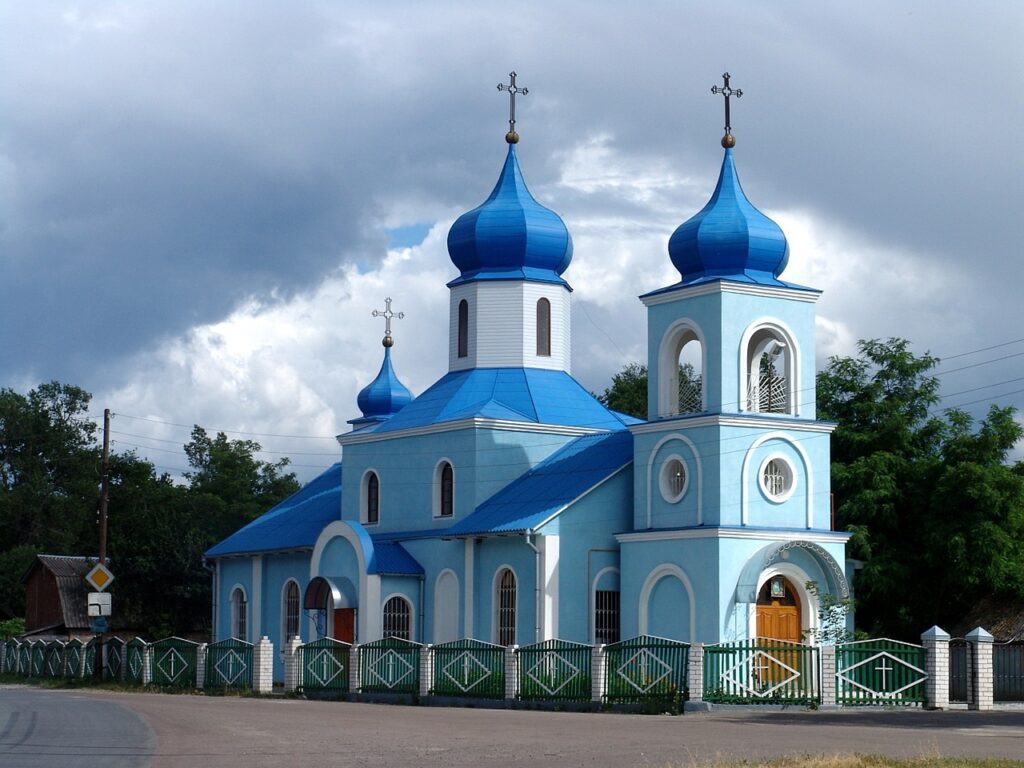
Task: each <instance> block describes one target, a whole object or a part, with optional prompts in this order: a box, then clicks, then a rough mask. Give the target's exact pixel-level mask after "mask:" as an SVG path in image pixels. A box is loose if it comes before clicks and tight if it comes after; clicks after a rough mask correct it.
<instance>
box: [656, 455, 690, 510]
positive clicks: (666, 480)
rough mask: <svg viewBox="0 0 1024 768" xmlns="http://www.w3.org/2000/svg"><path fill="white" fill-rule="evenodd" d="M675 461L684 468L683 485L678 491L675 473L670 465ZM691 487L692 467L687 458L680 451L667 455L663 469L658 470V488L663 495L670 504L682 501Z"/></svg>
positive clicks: (662, 465)
mask: <svg viewBox="0 0 1024 768" xmlns="http://www.w3.org/2000/svg"><path fill="white" fill-rule="evenodd" d="M673 462H679V465H680V466H681V467H682V470H683V487H682V488H681V489H679V490H678V491H676V489H675V486H674V481H675V475H674V474H673V473H672V471H671V469H670V466H671V465H672V463H673ZM689 488H690V467H689V465H688V464H687V463H686V460H685V459H684V458H683V457H682V456H680V455H679V454H678V453H672V454H669V455H668V456H666V457H665V460H664V461H663V462H662V464H661V469H660V470H659V471H658V490H660V491H661V497H662V498H663V499H664V500H665V501H666V502H668V503H669V504H677V503H678V502H680V501H682V499H683V497H684V496H685V495H686V492H687V491H688V490H689Z"/></svg>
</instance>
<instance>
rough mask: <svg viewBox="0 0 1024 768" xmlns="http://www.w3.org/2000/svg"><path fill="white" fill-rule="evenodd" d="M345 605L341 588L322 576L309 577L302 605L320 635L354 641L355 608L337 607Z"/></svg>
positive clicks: (343, 640)
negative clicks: (310, 616)
mask: <svg viewBox="0 0 1024 768" xmlns="http://www.w3.org/2000/svg"><path fill="white" fill-rule="evenodd" d="M344 605H345V599H344V597H343V596H342V593H341V590H339V589H338V587H337V586H336V585H335V584H333V583H332V582H331V581H329V580H328V579H325V578H324V577H323V576H317V577H316V578H314V579H311V580H310V582H309V585H308V586H307V587H306V594H305V596H304V597H303V601H302V607H303V608H305V609H306V611H307V612H310V613H311V614H312V615H313V617H314V619H315V621H316V625H317V634H319V635H320V636H321V637H333V638H334V639H335V640H341V641H342V642H345V643H354V642H355V638H356V609H355V608H345V607H339V606H344Z"/></svg>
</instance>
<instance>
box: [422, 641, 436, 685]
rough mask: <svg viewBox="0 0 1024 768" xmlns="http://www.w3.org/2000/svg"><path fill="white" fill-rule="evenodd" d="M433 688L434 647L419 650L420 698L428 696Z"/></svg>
mask: <svg viewBox="0 0 1024 768" xmlns="http://www.w3.org/2000/svg"><path fill="white" fill-rule="evenodd" d="M433 687H434V646H432V645H431V644H430V643H427V644H426V645H424V646H423V647H422V648H420V696H429V695H430V689H431V688H433Z"/></svg>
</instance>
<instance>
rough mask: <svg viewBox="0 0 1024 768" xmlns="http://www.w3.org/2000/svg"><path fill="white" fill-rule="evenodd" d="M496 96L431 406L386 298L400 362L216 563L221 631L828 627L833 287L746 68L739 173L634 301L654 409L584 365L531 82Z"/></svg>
mask: <svg viewBox="0 0 1024 768" xmlns="http://www.w3.org/2000/svg"><path fill="white" fill-rule="evenodd" d="M499 88H500V89H502V90H506V91H508V92H509V95H510V102H511V106H512V110H511V119H510V120H509V127H510V130H509V132H508V134H507V135H506V137H505V138H506V142H507V145H508V146H507V154H506V156H505V160H504V164H503V165H502V167H501V171H500V174H499V175H498V180H497V183H496V184H495V185H494V189H493V191H492V192H491V193H490V196H489V197H488V198H487V199H486V200H485V201H484V202H483V203H482V204H481V205H479V206H478V207H476V208H474V209H472V210H470V211H468V212H467V213H464V214H463V215H462V216H460V217H459V218H458V219H457V220H456V221H455V223H454V224H453V225H452V227H451V230H450V231H449V234H448V251H449V254H450V257H451V260H452V264H453V266H454V273H453V274H454V277H453V279H452V280H451V282H449V283H448V286H447V287H448V289H449V292H450V310H449V322H448V328H447V333H448V372H447V373H446V374H445V375H444V376H442V377H441V378H440V379H439V380H438V381H437V382H436V383H434V384H433V385H432V386H430V387H428V388H427V389H426V390H425V391H424V392H422V393H420V394H419V395H416V396H414V395H413V394H412V393H411V392H410V391H409V390H408V389H407V388H406V387H405V386H404V385H403V384H402V383H401V381H400V380H399V377H398V375H397V373H396V367H395V366H396V360H393V359H392V353H393V350H394V339H393V337H392V335H391V322H390V321H391V319H392V317H395V316H396V315H395V313H394V312H393V311H392V309H391V300H390V299H389V300H388V302H387V308H386V309H385V310H384V311H383V312H375V313H374V314H380V315H383V316H384V317H385V319H386V321H387V332H386V335H385V336H384V340H383V361H382V363H381V367H380V372H379V373H378V374H377V377H376V378H375V379H374V380H373V381H372V382H370V383H369V384H368V385H367V386H366V387H365V388H364V389H363V390H362V391H361V392H360V393H359V396H358V402H357V403H356V404H355V405H357V406H358V409H359V412H360V415H359V416H358V417H356V418H353V419H352V420H351V421H350V422H349V424H350V425H351V429H349V430H347V431H345V432H343V433H342V434H340V435H339V436H338V443H339V444H340V445H341V448H342V454H343V455H342V459H343V460H340V461H339V462H338V463H336V464H334V465H333V466H332V467H330V468H329V469H328V470H327V471H326V472H324V473H323V474H321V475H320V476H319V477H317V478H315V479H314V480H312V481H311V482H309V483H308V484H307V485H306V486H304V487H303V488H302V489H301V490H299V491H298V492H297V493H295V494H294V495H293V496H291V497H290V498H288V499H286V500H285V501H283V502H281V503H280V504H278V505H277V506H276V507H274V508H273V509H271V510H269V511H268V512H266V513H265V514H264V515H262V516H261V517H259V518H258V519H256V520H254V521H253V522H252V523H250V524H248V525H247V526H245V527H244V528H242V529H240V530H239V531H237V532H235V533H234V534H233V535H231V536H229V537H228V538H227V539H225V540H224V541H222V542H220V543H219V544H217V545H216V546H214V547H212V548H211V549H210V550H209V551H208V552H207V553H206V560H207V563H208V564H209V566H210V567H211V569H212V572H213V595H214V598H213V599H214V602H213V607H212V611H213V614H212V616H213V639H214V640H221V639H225V638H229V637H237V638H240V639H242V640H247V641H249V642H256V641H258V640H259V639H260V637H262V636H264V635H265V636H267V637H269V638H270V640H271V641H272V642H273V643H274V646H275V647H277V648H282V647H283V646H284V643H285V641H286V639H287V638H290V637H293V636H299V637H300V638H301V639H302V641H303V642H309V641H311V640H316V639H318V638H320V637H333V638H336V639H338V640H343V641H346V642H350V643H351V642H356V643H365V642H369V641H372V640H377V639H380V638H381V637H387V636H395V637H401V638H404V639H407V640H411V641H415V642H419V643H443V642H447V641H451V640H456V639H459V638H476V639H478V640H483V641H487V642H490V643H495V644H499V645H505V646H509V645H527V644H530V643H534V642H538V641H542V640H547V639H553V638H559V639H564V640H571V641H576V642H581V643H590V644H606V643H612V642H617V641H618V640H620V639H626V638H630V637H634V636H636V635H642V634H649V635H657V636H661V637H667V638H672V639H676V640H682V641H686V642H702V643H717V642H724V641H733V640H744V639H753V638H759V637H760V638H773V639H783V640H793V641H807V639H808V638H810V639H811V641H812V642H813V638H814V633H815V630H816V629H817V627H818V623H819V621H820V618H819V610H820V608H821V607H822V604H823V601H824V600H825V598H826V596H829V595H830V596H832V597H834V598H836V599H840V600H841V599H845V598H848V597H850V587H849V572H848V571H849V566H848V562H847V560H846V557H845V547H846V542H847V540H848V538H849V536H848V534H845V533H840V532H836V531H833V530H832V520H831V503H830V501H831V494H830V481H829V435H830V433H831V431H832V429H833V427H834V425H833V424H831V423H828V422H823V421H819V420H817V418H816V416H815V303H816V302H817V300H818V298H819V296H820V291H818V290H815V289H813V288H808V287H805V286H801V285H795V284H793V283H789V282H786V281H785V280H783V279H782V278H781V274H782V272H783V270H784V269H785V267H786V263H787V261H788V258H789V248H788V245H787V242H786V237H785V235H784V234H783V232H782V230H781V229H780V227H779V226H778V225H777V224H776V223H775V222H774V221H772V220H771V219H769V218H768V217H767V216H765V215H764V214H763V213H761V212H760V211H759V210H758V209H757V208H755V207H754V206H753V205H752V204H751V203H750V201H749V200H748V199H747V197H746V195H745V194H744V192H743V189H742V187H741V186H740V181H739V176H738V172H737V169H736V161H735V158H734V155H733V149H734V146H735V138H734V137H733V135H732V133H731V129H730V127H729V112H728V104H729V97H730V96H731V95H737V96H738V95H740V93H741V92H739V91H733V90H732V89H731V88H730V86H729V79H728V75H726V76H725V85H724V87H716V88H714V89H712V90H713V92H714V93H720V94H723V95H724V96H725V103H726V130H725V136H724V137H723V139H722V142H721V143H722V147H723V148H724V155H723V158H722V167H721V173H720V176H719V178H718V183H717V185H716V187H715V190H714V193H713V194H712V196H711V199H710V200H709V201H708V203H707V204H706V205H705V206H704V208H703V209H701V210H700V211H699V212H698V213H696V214H695V215H693V216H692V217H691V218H689V219H688V220H686V221H685V222H683V223H682V224H681V225H680V226H679V227H678V228H677V229H676V230H675V232H674V234H673V235H672V236H671V238H670V240H669V242H668V256H669V258H670V259H671V262H672V264H673V265H674V266H675V268H676V269H677V270H678V271H679V275H680V279H679V281H678V282H676V283H674V284H672V285H667V286H657V285H652V286H651V290H650V291H649V292H648V293H645V294H644V295H642V296H641V297H640V301H641V302H643V305H644V306H645V307H646V309H647V360H646V364H647V369H648V374H649V375H648V398H647V400H648V410H647V419H646V420H640V419H636V418H633V417H631V416H627V415H625V414H622V413H617V412H615V411H612V410H609V409H608V408H606V407H605V406H604V405H603V404H602V403H601V402H599V401H598V400H597V399H595V398H594V397H593V396H592V395H591V394H590V393H589V392H588V391H587V390H586V389H585V388H584V387H582V386H581V385H580V384H579V383H578V382H577V381H576V380H575V379H574V378H573V377H572V374H571V358H572V332H571V328H570V301H571V295H572V288H571V286H570V285H569V283H568V282H567V280H566V279H565V277H564V275H565V274H566V272H567V271H568V270H569V268H570V266H571V261H572V253H573V247H572V238H571V236H570V233H569V231H568V229H567V228H566V225H565V223H564V222H563V221H562V219H561V218H560V217H559V216H558V214H556V213H555V212H554V211H552V210H551V209H549V208H547V207H545V206H544V205H542V204H541V203H540V202H538V201H537V200H535V199H534V198H533V196H532V195H531V194H530V192H529V190H528V188H527V185H526V182H525V180H524V178H523V175H522V172H521V170H520V167H519V162H518V158H517V145H518V142H519V136H518V134H517V133H516V130H515V95H516V94H517V93H524V92H525V91H524V90H523V89H520V88H518V86H517V85H516V82H515V75H514V73H513V74H512V79H511V83H510V84H509V85H502V86H499ZM477 199H479V198H477ZM437 330H438V332H439V333H441V332H443V331H444V329H442V328H438V329H437ZM395 357H396V358H397V354H396V355H395ZM354 410H355V408H353V411H354ZM850 621H852V618H851V619H850ZM275 664H276V665H277V668H276V669H275V674H274V677H275V679H281V678H282V675H283V670H282V669H281V668H280V667H281V662H280V660H277V661H276V662H275Z"/></svg>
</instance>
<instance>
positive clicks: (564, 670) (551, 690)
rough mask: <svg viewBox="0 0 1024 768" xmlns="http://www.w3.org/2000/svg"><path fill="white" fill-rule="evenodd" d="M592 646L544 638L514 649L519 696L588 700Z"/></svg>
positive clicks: (531, 698) (529, 698)
mask: <svg viewBox="0 0 1024 768" xmlns="http://www.w3.org/2000/svg"><path fill="white" fill-rule="evenodd" d="M592 651H593V649H592V648H591V647H590V646H589V645H583V644H582V643H572V642H569V641H568V640H545V641H543V642H540V643H534V644H533V645H524V646H523V647H522V648H519V649H517V650H516V657H517V659H518V664H519V698H520V699H526V700H545V699H547V700H552V699H558V700H568V701H589V700H590V698H591V696H592V690H591V677H590V664H591V653H592Z"/></svg>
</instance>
